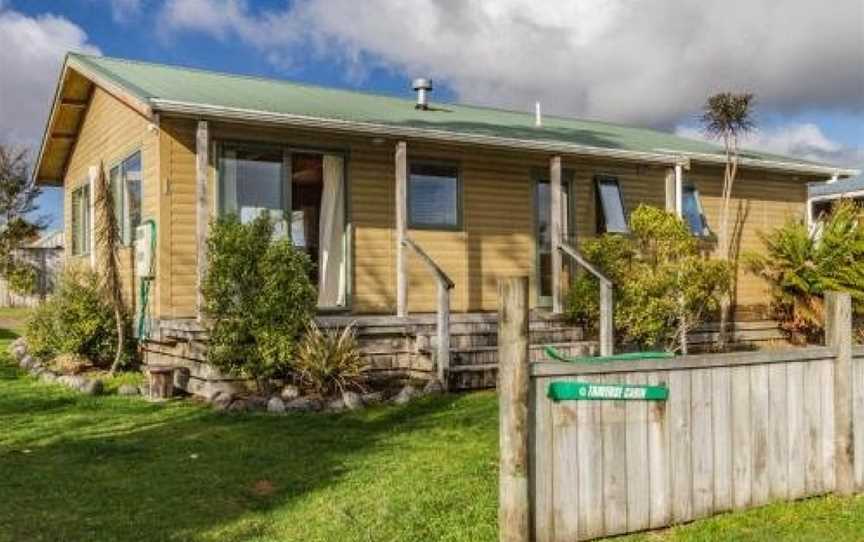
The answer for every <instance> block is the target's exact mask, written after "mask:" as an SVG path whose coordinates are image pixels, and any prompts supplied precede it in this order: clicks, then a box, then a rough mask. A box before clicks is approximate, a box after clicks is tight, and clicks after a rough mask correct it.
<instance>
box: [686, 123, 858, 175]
mask: <svg viewBox="0 0 864 542" xmlns="http://www.w3.org/2000/svg"><path fill="white" fill-rule="evenodd" d="M675 133H677V134H678V135H680V136H683V137H689V138H693V139H703V140H707V138H706V137H705V135H704V133H703V132H701V131H700V130H699V129H698V128H693V127H691V126H686V127H685V126H679V127H678V128H676V130H675ZM741 146H742V147H745V148H749V149H753V150H761V151H765V152H770V153H775V154H781V155H784V156H795V157H798V158H803V159H805V160H814V161H817V162H826V163H829V164H834V165H838V166H847V167H861V166H862V165H864V148H862V147H857V148H856V147H850V146H847V145H843V144H841V143H838V142H837V141H834V140H832V139H831V138H829V137H828V136H827V135H826V134H825V133H824V132H823V131H822V129H821V128H820V127H819V126H817V125H816V124H813V123H809V122H801V123H789V124H784V125H780V126H775V127H771V128H766V129H761V130H756V131H754V132H752V133H751V134H749V135H747V136H746V137H745V138H744V139H743V140H742V141H741Z"/></svg>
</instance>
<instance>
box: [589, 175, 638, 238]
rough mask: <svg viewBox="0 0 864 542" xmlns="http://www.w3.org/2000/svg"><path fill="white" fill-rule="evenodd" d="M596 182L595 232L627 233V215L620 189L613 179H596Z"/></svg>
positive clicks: (628, 229) (616, 181) (628, 230)
mask: <svg viewBox="0 0 864 542" xmlns="http://www.w3.org/2000/svg"><path fill="white" fill-rule="evenodd" d="M595 179H596V182H597V201H598V205H597V211H598V212H597V231H598V232H601V233H604V232H605V233H629V232H630V228H629V227H628V226H627V215H626V214H625V213H624V200H623V199H622V198H621V187H620V186H619V185H618V179H617V178H615V177H596V178H595Z"/></svg>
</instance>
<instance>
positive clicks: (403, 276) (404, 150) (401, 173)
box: [396, 141, 408, 317]
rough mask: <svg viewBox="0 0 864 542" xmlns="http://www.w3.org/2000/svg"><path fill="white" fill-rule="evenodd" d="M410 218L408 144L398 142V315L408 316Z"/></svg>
mask: <svg viewBox="0 0 864 542" xmlns="http://www.w3.org/2000/svg"><path fill="white" fill-rule="evenodd" d="M407 219H408V146H407V144H406V143H405V142H404V141H400V142H398V143H396V315H397V316H400V317H405V316H408V262H407V260H406V258H405V256H406V255H405V245H404V244H403V243H402V241H403V240H404V239H405V232H406V229H407V225H406V222H407Z"/></svg>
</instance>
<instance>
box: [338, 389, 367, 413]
mask: <svg viewBox="0 0 864 542" xmlns="http://www.w3.org/2000/svg"><path fill="white" fill-rule="evenodd" d="M342 404H344V405H345V408H347V409H348V410H360V409H361V408H363V398H362V397H360V394H359V393H357V392H356V391H343V392H342Z"/></svg>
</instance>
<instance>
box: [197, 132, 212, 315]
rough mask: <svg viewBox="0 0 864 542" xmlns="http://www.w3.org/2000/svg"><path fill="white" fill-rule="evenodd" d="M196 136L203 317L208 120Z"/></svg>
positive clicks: (200, 298) (199, 276)
mask: <svg viewBox="0 0 864 542" xmlns="http://www.w3.org/2000/svg"><path fill="white" fill-rule="evenodd" d="M195 135H196V137H195V180H196V182H195V185H196V190H195V194H196V204H197V220H196V222H197V228H196V236H195V238H196V244H197V254H198V256H197V259H198V288H197V297H196V299H197V308H198V310H197V314H198V319H199V320H200V319H201V311H202V310H203V308H204V296H203V295H202V294H201V288H202V287H203V286H204V278H205V277H206V275H207V228H208V227H209V222H210V209H209V206H208V204H207V180H208V177H209V175H208V170H209V165H210V160H209V156H208V153H209V150H210V129H209V126H208V124H207V121H206V120H200V121H198V130H197V132H196V134H195Z"/></svg>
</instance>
